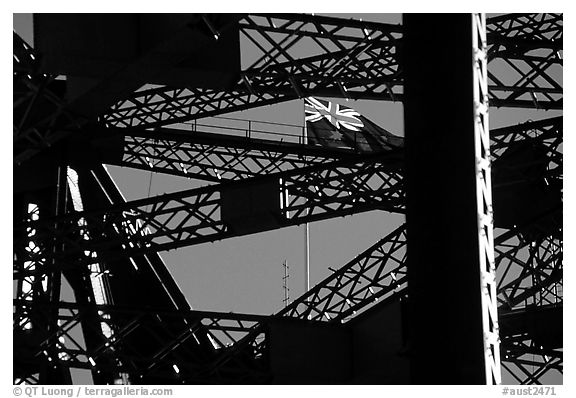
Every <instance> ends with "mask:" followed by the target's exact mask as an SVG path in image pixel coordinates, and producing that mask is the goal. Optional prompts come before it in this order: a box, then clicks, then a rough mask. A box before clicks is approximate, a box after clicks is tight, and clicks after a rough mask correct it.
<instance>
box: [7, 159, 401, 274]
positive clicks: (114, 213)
mask: <svg viewBox="0 0 576 398" xmlns="http://www.w3.org/2000/svg"><path fill="white" fill-rule="evenodd" d="M400 164H401V156H400V154H399V153H389V154H387V155H386V156H383V155H381V154H377V155H375V156H372V157H371V158H365V159H364V160H363V161H350V160H347V161H340V162H335V163H330V164H329V165H319V166H312V167H309V168H305V169H300V170H291V171H288V172H283V173H279V174H276V175H270V176H266V177H262V178H259V179H255V180H251V184H252V185H256V186H260V187H264V188H263V189H265V190H266V192H267V193H268V194H271V195H273V196H274V197H275V198H278V199H279V200H280V203H279V205H278V206H277V207H274V208H270V209H269V211H266V210H264V212H263V213H262V214H261V215H262V216H267V215H269V214H271V215H272V216H271V217H272V219H271V220H270V222H269V224H266V225H260V226H255V229H253V230H250V231H243V230H242V229H241V228H239V227H238V228H237V227H235V226H234V223H232V222H227V220H226V216H225V213H226V212H228V213H229V212H233V210H232V209H233V207H231V206H232V205H230V206H228V205H223V203H224V200H225V199H224V196H226V195H228V196H230V195H236V196H235V200H237V199H238V197H239V196H237V195H238V194H240V195H242V194H243V195H247V193H246V192H242V189H243V188H242V187H243V186H244V185H243V184H244V183H243V182H241V181H240V182H232V183H226V184H220V185H218V186H208V187H203V188H197V189H192V190H187V191H183V192H177V193H173V194H166V195H161V196H158V197H155V198H150V199H143V200H136V201H133V202H127V203H125V204H120V205H114V206H110V207H109V208H106V209H103V210H100V211H84V212H77V213H73V214H68V215H67V216H65V217H63V218H62V219H60V220H58V222H59V224H58V225H59V228H58V229H54V228H53V221H49V220H44V221H37V222H36V221H33V222H24V223H23V224H21V227H19V228H17V230H19V229H22V230H26V228H29V227H32V228H35V229H36V231H37V234H38V236H49V237H51V238H52V239H55V240H56V241H57V242H58V241H61V242H65V243H66V247H67V255H74V256H76V257H77V258H76V259H75V260H74V261H80V262H81V263H84V262H86V261H91V260H90V258H91V257H90V256H84V255H83V253H84V252H96V251H97V252H98V256H99V258H101V259H103V260H105V259H106V257H107V256H119V255H121V256H133V255H136V254H143V253H146V252H151V251H160V250H168V249H173V248H176V247H182V246H186V245H192V244H197V243H202V242H207V241H215V240H220V239H224V238H229V237H232V236H238V235H242V234H245V233H253V232H259V231H264V230H267V229H271V228H280V227H286V226H290V225H298V224H301V223H305V222H310V221H316V220H322V219H327V218H331V217H337V216H344V215H348V214H354V213H358V212H362V211H369V210H375V209H381V210H387V211H393V212H402V211H403V210H402V209H403V194H402V192H403V190H402V177H401V165H400ZM238 189H239V190H240V191H238ZM223 195H224V196H223ZM248 195H249V194H248ZM246 200H249V199H248V198H247V199H246ZM231 217H234V214H232V215H231ZM81 220H83V221H81ZM79 223H80V224H79ZM78 231H79V232H80V234H82V233H83V231H88V232H89V235H90V236H91V237H92V238H91V239H90V240H89V241H86V240H85V239H83V238H79V237H76V236H74V234H75V233H76V232H78ZM14 243H15V248H17V247H19V245H21V244H24V242H21V241H17V240H15V242H14ZM36 255H37V256H38V257H42V256H48V257H50V254H49V253H37V254H36Z"/></svg>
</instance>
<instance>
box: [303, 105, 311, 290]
mask: <svg viewBox="0 0 576 398" xmlns="http://www.w3.org/2000/svg"><path fill="white" fill-rule="evenodd" d="M302 108H303V111H304V128H303V129H302V131H303V132H304V136H303V137H302V142H303V143H304V145H308V128H307V126H306V102H305V101H302ZM308 212H309V210H306V215H308ZM308 290H310V231H309V229H308V222H306V225H305V226H304V292H305V293H306V292H307V291H308Z"/></svg>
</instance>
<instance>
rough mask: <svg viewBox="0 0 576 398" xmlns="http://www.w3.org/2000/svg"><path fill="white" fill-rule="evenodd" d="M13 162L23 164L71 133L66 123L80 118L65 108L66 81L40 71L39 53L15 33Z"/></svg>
mask: <svg viewBox="0 0 576 398" xmlns="http://www.w3.org/2000/svg"><path fill="white" fill-rule="evenodd" d="M13 52H14V53H13V70H14V71H13V81H14V106H13V115H14V125H13V129H14V144H13V145H14V162H15V163H20V162H22V161H24V160H26V159H28V158H30V157H31V156H33V155H34V154H36V153H38V152H39V151H42V150H44V149H46V148H48V147H50V146H51V145H52V144H54V143H55V142H56V141H58V140H59V139H61V138H63V137H64V136H66V135H67V134H68V133H67V132H64V131H62V130H61V129H60V128H61V127H62V126H63V125H77V124H78V123H80V122H81V121H80V120H79V119H78V118H77V116H76V115H72V114H70V113H69V112H68V111H66V110H65V101H64V99H63V96H64V85H65V81H63V80H56V76H53V75H48V74H44V73H40V71H39V70H38V69H39V60H38V55H37V54H36V53H35V52H34V50H33V49H32V48H31V47H30V46H29V45H28V44H26V42H25V41H24V40H22V38H21V37H20V36H18V35H17V34H16V32H14V34H13Z"/></svg>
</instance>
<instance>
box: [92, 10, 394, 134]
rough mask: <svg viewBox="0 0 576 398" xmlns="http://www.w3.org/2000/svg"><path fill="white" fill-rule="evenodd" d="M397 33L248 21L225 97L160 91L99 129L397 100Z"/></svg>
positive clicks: (324, 20)
mask: <svg viewBox="0 0 576 398" xmlns="http://www.w3.org/2000/svg"><path fill="white" fill-rule="evenodd" d="M400 31H401V28H400V27H399V26H394V25H388V24H379V23H372V22H362V21H354V20H345V19H341V18H330V17H320V16H310V15H297V14H290V15H248V16H245V17H244V18H242V19H241V20H240V33H241V37H242V38H244V39H245V41H246V43H247V44H246V46H248V47H250V46H251V47H252V48H253V49H254V51H256V54H257V56H255V57H254V58H255V60H254V61H253V62H252V64H251V65H250V66H248V67H247V68H246V69H243V71H242V72H241V78H240V80H239V81H238V82H237V84H236V86H235V87H233V88H231V89H230V90H228V91H227V92H223V91H219V90H212V89H198V88H171V87H159V88H150V89H143V90H141V91H139V92H136V93H135V94H134V95H133V96H132V97H130V98H129V99H126V100H125V101H121V102H119V103H118V104H116V105H115V106H114V107H113V108H112V109H111V111H110V112H109V113H107V114H106V115H104V116H103V117H102V121H103V122H104V123H107V124H109V125H114V126H119V127H134V126H145V127H151V126H158V125H168V124H172V123H177V122H182V121H185V120H191V119H196V118H199V117H205V116H210V115H216V114H222V113H228V112H234V111H238V110H242V109H247V108H253V107H257V106H262V105H267V104H273V103H277V102H282V101H288V100H291V99H295V98H302V97H306V96H310V95H322V96H339V97H347V98H358V99H359V98H373V99H376V98H379V99H381V98H382V97H385V98H387V99H389V100H396V99H400V98H401V87H400V86H399V82H400V80H399V79H400V74H399V70H398V64H399V63H398V59H397V57H398V54H397V47H396V42H397V40H398V39H399V38H400V36H401V33H400Z"/></svg>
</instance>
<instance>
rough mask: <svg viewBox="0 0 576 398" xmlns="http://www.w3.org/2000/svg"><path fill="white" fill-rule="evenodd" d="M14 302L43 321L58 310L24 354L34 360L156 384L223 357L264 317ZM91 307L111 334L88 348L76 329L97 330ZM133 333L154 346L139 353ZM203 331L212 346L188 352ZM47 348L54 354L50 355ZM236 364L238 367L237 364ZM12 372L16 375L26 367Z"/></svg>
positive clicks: (195, 371) (177, 379)
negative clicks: (50, 329) (48, 329)
mask: <svg viewBox="0 0 576 398" xmlns="http://www.w3.org/2000/svg"><path fill="white" fill-rule="evenodd" d="M14 304H15V305H17V306H22V307H23V308H24V309H25V310H26V311H27V312H28V313H32V314H33V315H34V317H35V318H36V319H46V320H47V321H48V319H49V318H50V317H51V313H50V312H49V311H48V310H49V309H54V308H56V309H57V311H58V312H57V313H58V315H57V318H58V325H59V328H58V330H57V331H55V332H54V333H50V334H44V335H42V336H38V338H37V339H38V345H37V346H35V347H33V351H32V352H29V353H28V356H29V357H31V358H34V360H35V361H36V362H37V363H46V364H48V365H50V364H56V363H58V364H59V365H60V366H65V367H67V368H76V369H90V370H92V371H93V372H95V373H100V372H101V371H102V372H104V371H107V372H109V371H110V369H109V367H110V366H112V367H113V369H114V372H113V373H115V374H117V375H124V377H126V378H128V380H129V381H130V382H131V383H134V384H149V383H152V384H155V382H158V381H165V382H167V383H169V384H178V383H180V382H181V380H182V379H183V378H187V377H189V376H190V375H197V374H198V373H199V372H201V371H203V370H204V369H205V368H206V366H207V365H208V364H209V363H211V362H213V360H214V358H217V357H218V356H220V355H222V352H225V351H226V350H227V349H228V347H230V346H232V345H233V344H235V343H237V342H238V341H239V340H240V339H242V338H243V337H245V336H247V335H248V334H249V333H251V332H252V331H253V329H254V327H255V325H258V326H259V325H260V324H262V323H264V322H265V320H266V318H267V317H265V316H257V315H247V314H232V313H218V312H205V311H191V310H190V311H177V310H172V311H171V310H167V309H165V308H156V309H155V308H140V307H138V308H134V307H125V306H124V307H123V306H118V305H95V304H91V305H86V304H84V305H83V304H79V303H67V302H59V303H55V304H53V305H38V304H37V303H34V304H33V305H32V304H31V303H30V302H28V301H19V300H15V302H14ZM95 311H97V312H98V313H99V314H101V316H102V318H104V319H107V320H108V321H107V322H108V326H109V327H110V328H111V330H113V332H114V333H113V334H112V337H110V338H105V339H103V341H102V342H101V343H100V344H99V345H97V346H95V347H88V346H87V345H86V344H85V343H84V342H83V340H82V337H80V333H86V331H85V330H82V329H81V328H86V327H93V328H95V330H93V332H95V333H100V334H101V332H100V330H99V328H100V325H98V324H95V323H94V322H90V321H91V317H92V316H93V315H92V314H93V313H94V312H95ZM134 335H137V336H138V339H142V338H145V339H146V340H147V341H148V342H149V344H150V346H151V347H158V348H155V349H154V350H153V351H150V350H147V351H146V352H143V350H142V347H141V346H134V345H133V344H131V343H132V342H133V341H134V340H131V339H130V337H132V336H134ZM205 335H207V336H208V339H209V341H210V343H211V345H212V347H210V348H211V349H210V350H204V351H203V352H202V351H199V350H191V349H190V348H189V347H190V345H187V344H186V343H187V342H188V341H193V340H195V341H196V343H197V344H200V340H201V339H203V338H204V337H203V336H205ZM54 348H55V350H54ZM49 352H55V353H56V354H55V355H50V353H49ZM262 355H264V353H262V352H253V357H252V358H250V359H251V361H253V360H254V359H256V360H258V359H260V358H262ZM110 358H111V359H112V361H111V360H110ZM235 366H236V367H239V364H238V363H236V364H235ZM16 370H17V371H20V372H19V373H21V372H23V371H25V369H16ZM31 377H32V378H33V377H34V376H33V375H30V376H29V377H28V378H24V377H22V378H21V379H20V382H29V381H31V380H30V378H31ZM27 379H28V380H27Z"/></svg>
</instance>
